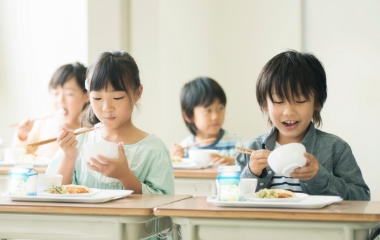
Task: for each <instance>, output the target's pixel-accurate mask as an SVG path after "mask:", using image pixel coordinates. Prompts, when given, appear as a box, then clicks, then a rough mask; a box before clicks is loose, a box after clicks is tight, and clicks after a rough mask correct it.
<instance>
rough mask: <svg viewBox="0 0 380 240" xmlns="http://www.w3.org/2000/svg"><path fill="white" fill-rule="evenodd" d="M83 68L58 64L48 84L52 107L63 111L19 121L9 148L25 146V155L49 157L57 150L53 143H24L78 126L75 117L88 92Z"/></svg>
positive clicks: (43, 138) (84, 105) (75, 64)
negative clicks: (35, 118)
mask: <svg viewBox="0 0 380 240" xmlns="http://www.w3.org/2000/svg"><path fill="white" fill-rule="evenodd" d="M86 70H87V69H86V68H85V67H84V66H83V65H82V64H80V63H73V64H66V65H63V66H61V67H59V68H58V69H57V70H56V71H55V73H54V74H53V77H52V79H51V80H50V83H49V90H50V91H51V93H52V100H53V106H54V109H55V110H56V111H57V110H59V109H61V110H62V114H58V115H52V116H48V117H47V118H41V119H39V120H35V121H34V120H31V119H24V120H22V121H21V122H20V123H19V125H18V128H17V131H16V132H15V136H14V137H13V143H12V147H25V148H26V150H27V152H26V153H27V154H31V155H35V156H37V157H48V158H51V157H53V155H54V154H55V153H56V152H57V150H58V144H57V143H52V144H47V145H42V146H40V147H37V148H36V147H27V144H29V143H32V142H38V141H41V140H45V139H49V138H53V137H56V136H57V135H58V134H59V132H60V131H61V128H62V127H64V128H65V129H68V130H74V129H77V128H78V127H80V122H79V120H78V117H79V115H80V114H81V112H82V110H83V109H84V108H85V107H86V106H87V105H88V101H89V99H88V94H87V90H86V89H85V86H84V79H85V75H86Z"/></svg>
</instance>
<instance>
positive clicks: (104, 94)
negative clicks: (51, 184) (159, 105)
mask: <svg viewBox="0 0 380 240" xmlns="http://www.w3.org/2000/svg"><path fill="white" fill-rule="evenodd" d="M86 88H87V90H88V92H89V94H90V105H89V107H88V109H87V110H86V114H85V119H84V121H85V122H86V125H90V126H95V127H98V126H100V128H97V130H95V131H91V132H87V133H85V134H82V135H78V136H75V135H74V132H73V131H69V130H66V129H64V130H62V132H61V133H60V135H59V137H58V139H57V142H58V144H59V146H60V148H61V151H59V152H58V153H57V154H56V156H55V157H54V159H53V161H52V163H51V164H50V165H49V167H48V169H47V172H48V173H54V172H56V173H58V174H61V175H63V181H62V184H71V183H72V184H77V185H85V186H87V187H90V188H100V189H128V190H133V191H134V193H137V194H141V193H142V194H174V174H173V167H172V163H171V160H170V154H169V151H168V150H167V148H166V146H165V145H164V143H163V142H162V141H161V140H160V139H159V138H158V137H156V136H155V135H153V134H148V133H146V132H144V131H142V130H140V129H138V128H137V127H135V126H134V124H133V123H132V112H133V109H134V105H135V104H136V103H137V101H138V100H139V99H140V98H141V95H142V91H143V86H142V85H141V82H140V76H139V69H138V67H137V64H136V62H135V61H134V59H133V58H132V57H131V56H130V55H129V54H128V53H126V52H121V51H111V52H103V53H101V54H100V55H99V56H98V57H97V58H96V60H95V61H94V62H93V63H92V65H91V66H90V67H89V69H88V71H87V80H86ZM91 142H115V143H118V153H119V157H118V158H116V159H110V158H106V157H104V156H98V158H99V160H100V161H101V162H100V161H97V160H96V159H93V158H90V160H91V162H88V161H86V160H84V159H83V158H82V157H81V154H80V149H81V146H82V145H83V144H86V143H91Z"/></svg>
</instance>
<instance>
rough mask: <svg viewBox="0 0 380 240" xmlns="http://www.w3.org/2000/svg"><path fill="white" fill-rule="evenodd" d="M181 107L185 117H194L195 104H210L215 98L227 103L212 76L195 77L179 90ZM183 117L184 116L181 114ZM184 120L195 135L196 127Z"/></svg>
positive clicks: (224, 103)
mask: <svg viewBox="0 0 380 240" xmlns="http://www.w3.org/2000/svg"><path fill="white" fill-rule="evenodd" d="M180 98H181V109H182V113H183V114H184V115H186V117H187V118H189V119H192V118H193V117H194V108H195V107H196V106H205V107H208V106H210V105H211V104H212V103H213V102H214V100H215V99H219V101H220V103H222V104H223V105H224V106H226V104H227V98H226V95H225V93H224V91H223V89H222V87H221V86H220V85H219V84H218V83H217V82H216V81H215V80H214V79H212V78H208V77H197V78H195V79H194V80H192V81H190V82H188V83H186V84H185V86H183V88H182V90H181V96H180ZM183 117H184V116H183ZM184 121H185V123H186V126H187V128H188V129H189V130H190V132H191V133H192V134H193V135H196V133H197V128H196V126H195V125H194V123H192V122H187V121H186V119H185V117H184Z"/></svg>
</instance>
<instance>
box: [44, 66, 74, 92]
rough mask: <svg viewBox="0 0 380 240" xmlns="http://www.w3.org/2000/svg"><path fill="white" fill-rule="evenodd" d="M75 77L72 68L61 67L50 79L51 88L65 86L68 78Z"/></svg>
mask: <svg viewBox="0 0 380 240" xmlns="http://www.w3.org/2000/svg"><path fill="white" fill-rule="evenodd" d="M73 77H75V75H74V74H73V70H72V68H69V67H65V66H64V67H61V68H59V69H58V70H57V71H56V72H55V73H54V74H53V77H52V79H51V81H50V86H49V87H50V89H56V88H57V87H63V85H64V84H65V83H66V81H67V80H69V79H71V78H73Z"/></svg>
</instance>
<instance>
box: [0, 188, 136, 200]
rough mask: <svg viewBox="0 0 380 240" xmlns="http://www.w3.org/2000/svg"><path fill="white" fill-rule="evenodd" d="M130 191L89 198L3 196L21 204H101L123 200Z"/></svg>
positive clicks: (110, 192)
mask: <svg viewBox="0 0 380 240" xmlns="http://www.w3.org/2000/svg"><path fill="white" fill-rule="evenodd" d="M132 193H133V191H132V190H103V189H102V191H101V192H99V193H98V194H96V195H94V196H91V197H75V198H68V197H51V196H9V195H8V193H7V192H6V193H3V196H8V197H9V198H10V199H12V201H22V202H66V203H103V202H108V201H111V200H115V199H119V198H124V197H126V196H128V195H130V194H132Z"/></svg>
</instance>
